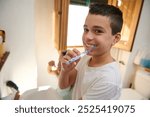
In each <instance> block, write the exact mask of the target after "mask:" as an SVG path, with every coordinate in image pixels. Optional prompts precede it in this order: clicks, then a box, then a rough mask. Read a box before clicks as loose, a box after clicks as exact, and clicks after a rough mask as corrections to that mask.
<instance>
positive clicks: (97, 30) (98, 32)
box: [93, 29, 103, 34]
mask: <svg viewBox="0 0 150 117" xmlns="http://www.w3.org/2000/svg"><path fill="white" fill-rule="evenodd" d="M93 32H94V33H95V34H100V33H103V31H102V30H99V29H94V30H93Z"/></svg>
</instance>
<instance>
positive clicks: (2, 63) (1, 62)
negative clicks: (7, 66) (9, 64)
mask: <svg viewBox="0 0 150 117" xmlns="http://www.w3.org/2000/svg"><path fill="white" fill-rule="evenodd" d="M8 55H9V52H5V53H4V55H3V57H2V58H1V59H0V71H1V69H2V67H3V65H4V63H5V61H6V59H7V57H8Z"/></svg>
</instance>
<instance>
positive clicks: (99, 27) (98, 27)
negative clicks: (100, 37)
mask: <svg viewBox="0 0 150 117" xmlns="http://www.w3.org/2000/svg"><path fill="white" fill-rule="evenodd" d="M83 27H88V26H87V25H83ZM92 28H97V29H101V30H104V31H105V29H104V28H103V27H101V26H97V25H95V26H93V27H92Z"/></svg>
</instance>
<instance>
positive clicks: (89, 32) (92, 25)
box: [82, 14, 117, 55]
mask: <svg viewBox="0 0 150 117" xmlns="http://www.w3.org/2000/svg"><path fill="white" fill-rule="evenodd" d="M116 37H117V36H116V35H112V29H111V27H110V20H109V18H108V17H106V16H101V15H94V14H88V16H87V18H86V20H85V24H84V33H83V37H82V39H83V45H84V47H85V49H90V48H91V46H92V45H96V48H95V49H94V50H93V51H92V52H91V53H90V54H92V55H93V54H94V55H103V54H105V53H109V52H110V48H111V47H112V45H114V44H115V43H116V42H117V41H116Z"/></svg>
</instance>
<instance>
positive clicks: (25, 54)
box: [0, 0, 37, 96]
mask: <svg viewBox="0 0 150 117" xmlns="http://www.w3.org/2000/svg"><path fill="white" fill-rule="evenodd" d="M34 2H35V1H34V0H0V28H1V29H3V30H5V31H6V50H8V51H10V55H9V57H8V59H7V61H6V63H5V65H4V67H3V69H2V71H1V76H0V79H1V84H0V86H1V87H2V88H3V89H2V90H3V96H5V95H7V90H6V87H5V82H6V80H8V79H11V80H13V81H14V82H15V83H16V84H18V86H19V88H20V91H21V92H23V91H25V90H26V89H30V88H35V87H36V86H37V79H36V77H37V65H36V58H35V21H34V20H35V18H34Z"/></svg>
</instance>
